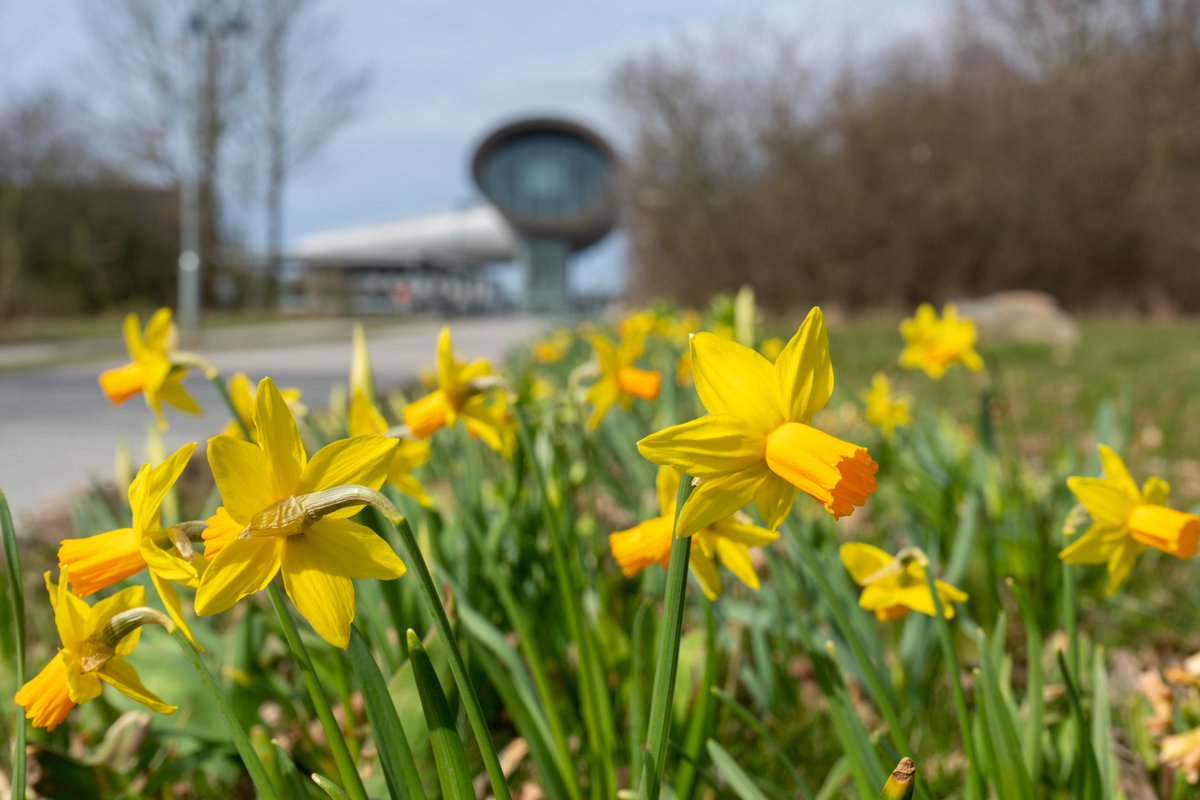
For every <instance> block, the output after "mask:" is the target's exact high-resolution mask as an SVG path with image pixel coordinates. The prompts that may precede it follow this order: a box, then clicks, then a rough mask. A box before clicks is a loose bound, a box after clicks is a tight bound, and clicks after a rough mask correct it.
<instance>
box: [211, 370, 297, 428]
mask: <svg viewBox="0 0 1200 800" xmlns="http://www.w3.org/2000/svg"><path fill="white" fill-rule="evenodd" d="M226 387H227V388H228V389H229V402H230V403H231V404H232V405H233V408H234V410H235V411H236V412H237V417H238V418H237V419H233V420H230V421H229V424H228V425H226V426H225V428H224V429H223V430H222V431H221V434H222V435H224V436H243V433H242V425H244V426H245V427H246V430H247V431H249V432H250V438H251V439H254V438H255V437H256V436H258V429H257V428H255V427H254V389H252V388H251V387H250V379H249V378H248V377H246V373H244V372H238V373H236V374H234V376H233V377H232V378H230V379H229V382H228V383H227V384H226ZM279 394H280V395H281V396H282V397H283V401H284V402H285V403H287V404H288V408H290V409H291V410H292V413H293V414H294V415H296V416H297V417H302V416H304V415H305V414H307V413H308V409H307V408H305V407H304V404H303V403H301V402H300V390H299V389H280V390H279ZM238 420H241V425H239V424H238Z"/></svg>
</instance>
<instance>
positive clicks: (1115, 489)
mask: <svg viewBox="0 0 1200 800" xmlns="http://www.w3.org/2000/svg"><path fill="white" fill-rule="evenodd" d="M1067 488H1068V489H1070V490H1071V493H1072V494H1074V495H1075V497H1076V499H1078V500H1079V502H1080V503H1081V504H1083V507H1084V508H1086V509H1087V510H1088V514H1089V515H1090V516H1091V518H1092V519H1094V520H1096V521H1097V522H1103V523H1104V524H1106V525H1110V526H1115V527H1124V526H1125V523H1126V521H1127V520H1128V519H1129V512H1131V511H1132V510H1133V507H1134V505H1136V504H1137V502H1138V499H1139V497H1140V495H1137V494H1136V493H1135V494H1134V495H1133V496H1130V494H1129V493H1128V492H1126V491H1125V489H1124V488H1122V487H1120V486H1119V485H1116V484H1114V483H1112V482H1110V481H1109V479H1108V478H1081V477H1078V476H1073V477H1070V478H1067Z"/></svg>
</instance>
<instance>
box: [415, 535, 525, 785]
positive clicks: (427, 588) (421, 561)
mask: <svg viewBox="0 0 1200 800" xmlns="http://www.w3.org/2000/svg"><path fill="white" fill-rule="evenodd" d="M395 527H396V530H397V531H398V532H399V534H400V546H401V548H402V549H403V551H404V552H403V554H402V555H403V558H404V561H405V563H406V564H407V565H408V567H409V569H411V570H413V572H415V573H416V574H417V583H418V585H419V586H420V587H421V594H422V596H423V597H424V598H425V602H426V605H427V606H428V607H429V611H430V613H431V614H432V615H433V621H434V624H435V625H436V626H437V629H438V633H439V635H441V637H442V639H444V640H445V644H446V651H447V653H448V654H449V656H450V671H451V673H453V675H454V682H455V683H457V684H458V691H459V693H460V694H461V695H462V699H463V705H464V706H465V707H466V711H467V719H468V720H470V722H471V730H472V731H473V732H474V734H475V742H476V744H478V746H479V754H480V756H482V757H483V766H484V767H485V768H486V769H487V774H488V780H489V781H490V782H491V785H492V793H493V794H495V796H496V800H511V795H510V794H509V791H508V784H507V783H505V779H504V770H503V769H502V768H501V767H500V759H499V757H498V756H497V755H496V748H495V747H494V746H493V745H492V737H491V733H490V732H489V731H488V727H487V720H486V719H485V717H484V714H483V707H482V706H480V705H479V697H478V696H477V695H476V694H475V687H474V686H473V685H472V684H471V677H470V675H468V674H467V664H466V662H465V661H464V660H463V657H462V651H460V650H459V649H458V641H457V640H456V639H455V638H454V632H453V631H452V630H450V619H449V618H448V617H447V616H446V609H445V608H444V607H443V606H442V600H441V598H440V597H439V596H438V590H437V587H436V586H435V585H434V583H433V576H432V575H430V573H429V567H428V566H427V565H426V564H425V557H424V556H423V555H422V554H421V548H420V547H419V546H418V545H417V537H416V536H415V535H414V534H413V529H412V527H411V526H410V525H409V524H408V520H405V519H402V520H400V521H399V522H398V523H396V526H395Z"/></svg>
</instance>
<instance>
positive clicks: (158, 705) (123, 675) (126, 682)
mask: <svg viewBox="0 0 1200 800" xmlns="http://www.w3.org/2000/svg"><path fill="white" fill-rule="evenodd" d="M99 676H100V680H102V681H104V682H105V683H107V684H108V685H109V686H111V687H113V688H114V689H116V690H117V691H118V692H120V693H121V694H123V695H125V696H126V697H128V698H129V699H131V700H136V701H137V702H139V703H141V704H142V705H144V706H145V707H146V708H148V709H150V710H151V711H156V712H158V713H159V714H173V713H175V706H172V705H168V704H167V703H164V702H163V701H162V699H161V698H160V697H159V696H158V695H156V694H154V692H152V691H150V690H149V689H147V688H146V687H145V686H143V685H142V680H141V678H139V677H138V674H137V670H135V669H134V668H133V667H132V666H131V665H130V664H129V663H128V662H127V661H125V660H124V659H122V658H113V659H110V660H109V661H108V662H107V663H105V665H104V666H103V667H101V668H100V671H99Z"/></svg>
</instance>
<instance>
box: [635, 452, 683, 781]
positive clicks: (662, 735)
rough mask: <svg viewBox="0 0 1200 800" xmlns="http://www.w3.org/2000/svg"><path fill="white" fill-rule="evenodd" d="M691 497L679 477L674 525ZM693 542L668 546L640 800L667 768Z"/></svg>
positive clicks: (673, 542)
mask: <svg viewBox="0 0 1200 800" xmlns="http://www.w3.org/2000/svg"><path fill="white" fill-rule="evenodd" d="M691 493H692V479H691V478H690V477H688V476H687V475H681V476H680V479H679V494H678V495H677V496H676V502H675V525H674V528H676V529H677V528H678V526H679V512H680V511H681V510H682V509H683V504H684V503H685V502H687V499H688V496H689V495H691ZM691 549H692V538H691V537H690V536H688V537H684V538H682V539H681V538H676V539H674V540H673V541H672V542H671V560H670V562H669V563H668V565H667V596H666V599H665V601H664V602H663V621H662V626H661V627H660V628H659V633H658V657H657V658H656V659H655V662H654V686H653V688H652V689H651V693H650V728H649V730H648V731H647V732H646V756H645V759H644V760H643V761H642V780H641V784H640V786H639V789H638V798H639V800H658V795H659V793H660V792H661V791H662V782H663V771H664V770H665V769H666V766H667V746H668V744H669V741H670V738H671V701H672V700H673V699H674V696H675V673H676V672H677V670H678V666H679V639H680V636H681V635H682V633H683V607H684V594H685V593H686V591H687V579H688V558H689V556H690V554H691Z"/></svg>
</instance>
